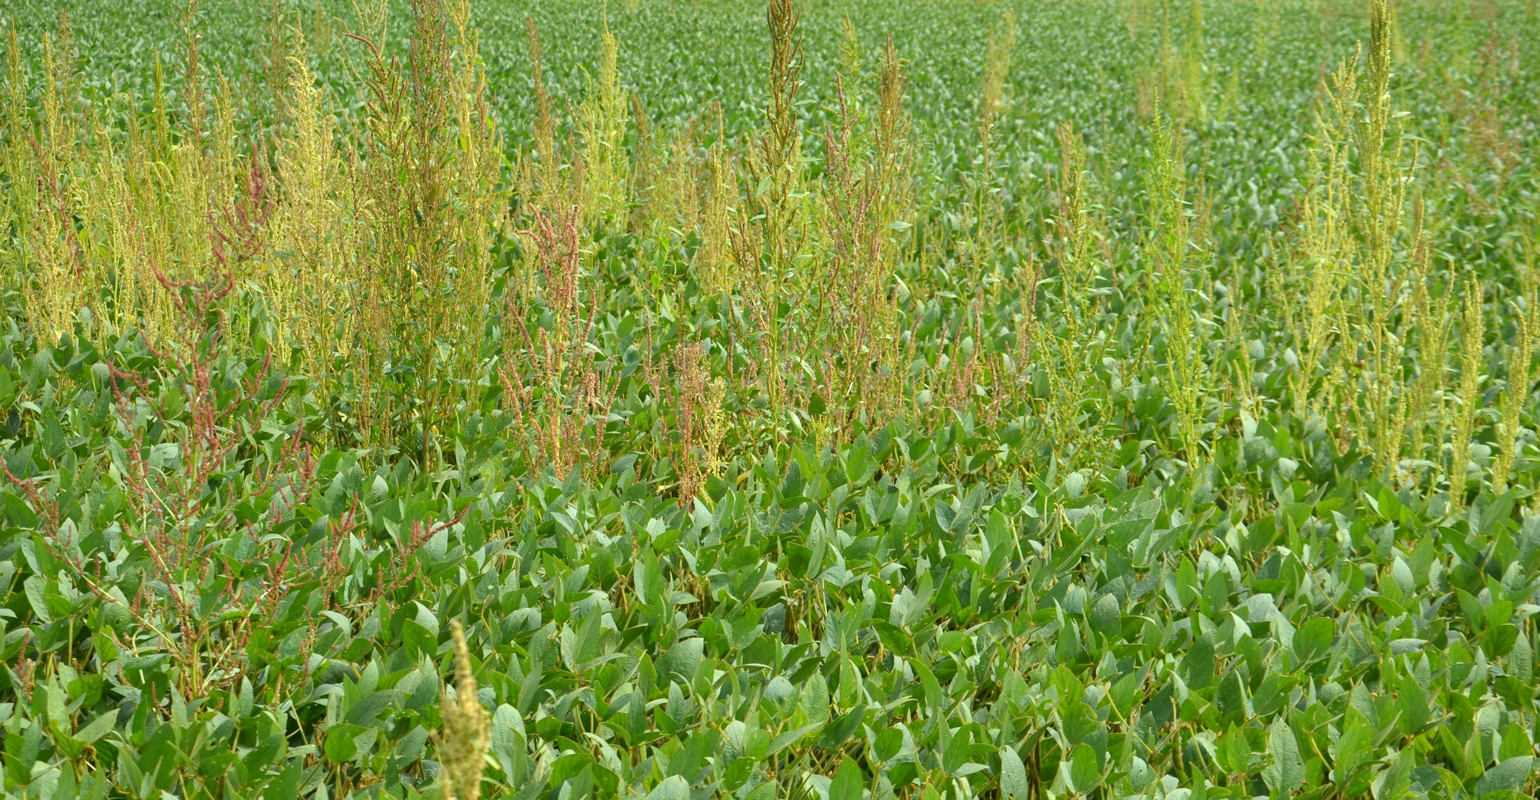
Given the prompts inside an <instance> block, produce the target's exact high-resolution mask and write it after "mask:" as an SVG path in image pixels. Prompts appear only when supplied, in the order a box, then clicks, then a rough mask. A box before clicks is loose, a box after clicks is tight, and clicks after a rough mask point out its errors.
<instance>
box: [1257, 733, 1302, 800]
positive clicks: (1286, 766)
mask: <svg viewBox="0 0 1540 800" xmlns="http://www.w3.org/2000/svg"><path fill="white" fill-rule="evenodd" d="M1267 752H1268V753H1269V754H1271V755H1272V757H1273V763H1272V764H1269V765H1268V766H1267V767H1266V768H1265V769H1263V770H1262V781H1263V782H1264V783H1266V784H1267V788H1269V789H1271V790H1273V791H1274V792H1277V793H1278V794H1288V793H1289V792H1292V791H1294V789H1295V788H1297V787H1298V786H1299V785H1300V784H1302V783H1304V782H1305V762H1304V761H1301V760H1300V757H1299V741H1298V740H1297V739H1295V738H1294V729H1293V728H1291V727H1289V723H1288V722H1285V721H1284V720H1283V718H1282V717H1280V718H1278V719H1277V720H1275V721H1274V722H1273V724H1272V725H1270V726H1268V728H1267Z"/></svg>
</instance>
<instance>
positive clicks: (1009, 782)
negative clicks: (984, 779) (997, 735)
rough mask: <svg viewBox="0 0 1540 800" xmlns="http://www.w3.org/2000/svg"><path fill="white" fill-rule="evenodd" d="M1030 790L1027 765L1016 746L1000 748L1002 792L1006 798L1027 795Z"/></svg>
mask: <svg viewBox="0 0 1540 800" xmlns="http://www.w3.org/2000/svg"><path fill="white" fill-rule="evenodd" d="M1028 791H1029V785H1028V783H1027V767H1026V765H1025V764H1023V763H1021V756H1019V755H1017V754H1016V748H1014V747H1002V748H1000V794H1001V795H1002V796H1004V797H1006V798H1008V799H1009V798H1020V797H1026V796H1027V792H1028Z"/></svg>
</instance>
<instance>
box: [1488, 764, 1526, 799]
mask: <svg viewBox="0 0 1540 800" xmlns="http://www.w3.org/2000/svg"><path fill="white" fill-rule="evenodd" d="M1534 770H1535V759H1534V757H1533V756H1515V757H1513V758H1510V759H1507V760H1505V761H1503V762H1502V763H1500V764H1498V765H1497V766H1495V767H1493V768H1491V769H1489V770H1487V773H1486V774H1485V775H1482V776H1481V777H1480V778H1479V779H1478V780H1477V781H1476V796H1477V797H1481V796H1482V795H1484V794H1486V793H1487V792H1500V791H1514V792H1516V791H1518V790H1520V789H1523V788H1524V784H1525V783H1527V782H1528V781H1529V778H1530V776H1531V775H1532V774H1533V773H1534Z"/></svg>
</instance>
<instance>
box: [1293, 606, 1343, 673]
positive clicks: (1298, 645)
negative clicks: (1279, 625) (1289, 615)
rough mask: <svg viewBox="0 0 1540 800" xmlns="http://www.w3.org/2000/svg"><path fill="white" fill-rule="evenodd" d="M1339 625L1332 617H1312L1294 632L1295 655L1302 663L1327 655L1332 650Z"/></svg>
mask: <svg viewBox="0 0 1540 800" xmlns="http://www.w3.org/2000/svg"><path fill="white" fill-rule="evenodd" d="M1336 635H1337V626H1336V625H1335V624H1333V623H1332V621H1331V618H1330V617H1320V616H1317V617H1311V618H1310V619H1309V620H1306V621H1305V624H1303V625H1301V626H1299V630H1297V631H1295V632H1294V656H1295V658H1298V659H1299V662H1300V663H1301V664H1305V663H1309V662H1311V661H1314V660H1316V659H1317V658H1320V657H1321V656H1324V655H1326V653H1327V652H1329V651H1330V650H1331V644H1332V639H1334V638H1335V637H1336Z"/></svg>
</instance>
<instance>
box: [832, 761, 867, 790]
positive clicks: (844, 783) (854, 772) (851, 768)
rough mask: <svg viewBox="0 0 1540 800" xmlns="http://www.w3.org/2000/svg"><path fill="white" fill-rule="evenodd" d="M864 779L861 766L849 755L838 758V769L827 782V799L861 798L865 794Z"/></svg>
mask: <svg viewBox="0 0 1540 800" xmlns="http://www.w3.org/2000/svg"><path fill="white" fill-rule="evenodd" d="M865 783H866V782H865V780H864V776H863V775H862V774H861V768H860V767H858V766H856V762H854V761H851V760H850V756H844V757H843V758H841V759H840V768H839V771H838V772H836V773H834V780H833V781H831V782H830V783H829V800H861V798H862V797H863V796H864V795H865V788H864V787H865Z"/></svg>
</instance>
